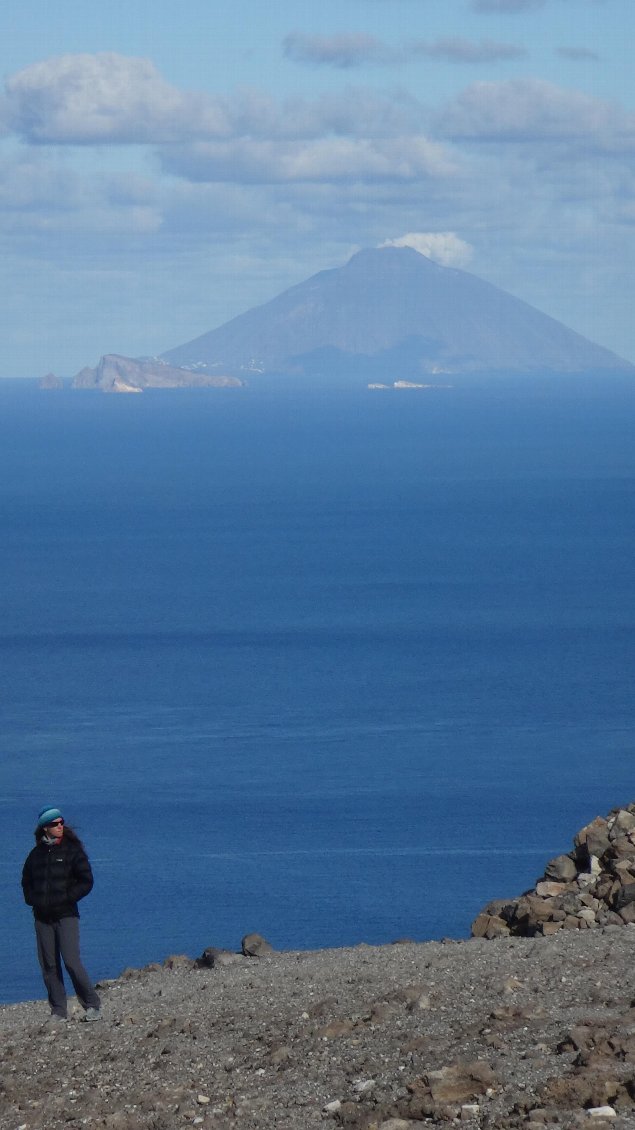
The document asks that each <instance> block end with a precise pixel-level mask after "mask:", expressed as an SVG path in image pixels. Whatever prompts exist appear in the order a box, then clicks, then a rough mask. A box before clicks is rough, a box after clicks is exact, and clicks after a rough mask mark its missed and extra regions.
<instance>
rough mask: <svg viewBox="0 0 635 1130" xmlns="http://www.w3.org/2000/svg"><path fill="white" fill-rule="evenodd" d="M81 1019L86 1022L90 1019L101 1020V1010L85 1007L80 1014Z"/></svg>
mask: <svg viewBox="0 0 635 1130" xmlns="http://www.w3.org/2000/svg"><path fill="white" fill-rule="evenodd" d="M82 1020H83V1021H84V1022H88V1021H90V1020H101V1012H100V1011H99V1009H98V1008H87V1009H86V1012H85V1013H84V1015H83V1016H82Z"/></svg>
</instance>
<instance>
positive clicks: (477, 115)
mask: <svg viewBox="0 0 635 1130" xmlns="http://www.w3.org/2000/svg"><path fill="white" fill-rule="evenodd" d="M439 125H440V128H441V131H442V132H443V133H446V134H447V135H449V136H451V137H454V138H465V139H481V140H489V141H532V142H534V141H545V140H557V141H562V140H569V139H575V138H584V139H587V140H591V139H596V141H597V143H598V144H599V145H604V144H605V142H606V140H607V139H609V138H610V137H611V136H614V135H616V134H618V133H619V134H621V135H622V136H624V137H628V138H629V139H630V140H631V141H632V139H633V137H634V136H635V115H632V114H625V113H624V112H623V111H620V110H618V108H617V107H615V106H613V105H612V104H611V103H609V102H605V101H603V100H601V99H599V98H593V97H592V96H591V95H588V94H584V93H582V92H581V91H579V90H566V89H564V88H563V87H560V86H557V85H555V84H554V83H551V82H546V81H545V80H544V79H513V80H510V81H508V82H475V83H472V85H471V86H468V87H467V89H466V90H464V91H463V92H462V93H461V94H460V95H459V96H458V98H456V99H455V100H454V102H452V103H450V104H449V106H447V107H446V109H445V110H444V111H443V112H442V113H441V114H440V116H439Z"/></svg>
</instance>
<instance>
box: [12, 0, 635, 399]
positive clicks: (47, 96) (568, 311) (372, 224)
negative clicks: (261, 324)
mask: <svg viewBox="0 0 635 1130" xmlns="http://www.w3.org/2000/svg"><path fill="white" fill-rule="evenodd" d="M3 12H4V16H3V18H4V24H5V27H4V34H3V35H2V36H0V59H1V68H2V75H1V83H2V85H1V86H0V241H1V248H2V254H1V258H0V263H1V268H0V269H1V276H0V277H1V282H0V285H1V298H2V301H1V303H0V310H1V325H0V338H1V341H2V350H1V351H0V358H1V362H0V377H39V376H42V375H44V374H45V373H47V372H50V371H51V372H54V373H56V374H57V375H59V376H72V375H74V374H75V373H76V372H77V371H78V370H79V369H81V368H82V367H83V366H85V365H95V364H96V363H97V361H98V360H99V357H100V356H101V355H102V354H104V353H121V354H124V355H126V356H132V357H135V356H148V355H155V354H158V353H161V352H163V351H164V350H167V349H170V348H173V347H175V346H178V345H181V344H183V343H184V342H187V341H189V340H191V339H192V338H194V337H196V336H198V335H199V334H202V333H205V332H206V331H208V330H211V329H213V328H215V327H216V326H218V325H221V324H222V323H223V322H225V321H227V320H228V319H229V318H231V317H234V316H235V315H237V314H240V313H242V312H243V311H244V310H247V309H249V308H250V307H251V306H254V305H256V304H259V303H262V302H266V301H267V300H268V299H270V298H273V297H275V295H277V294H278V293H280V291H282V290H284V289H286V287H288V286H292V285H294V284H295V283H298V282H302V281H303V280H304V279H306V278H308V277H309V276H310V275H312V274H315V273H316V272H317V271H320V270H324V269H327V268H331V267H339V266H341V265H342V264H343V263H345V262H346V261H347V260H348V259H349V258H350V256H351V255H352V254H353V253H354V252H355V251H357V250H358V249H359V248H362V247H376V246H381V245H383V244H390V243H397V244H402V243H405V244H409V245H411V246H414V247H416V248H417V249H418V250H420V251H422V252H423V253H424V254H428V255H430V256H431V257H432V258H434V259H435V260H436V261H437V262H440V263H442V264H444V265H448V266H454V267H460V268H463V269H466V270H469V271H471V272H473V273H474V274H476V275H479V276H480V277H481V278H484V279H487V280H488V281H489V282H492V283H494V284H496V285H497V286H500V287H503V288H504V289H505V290H507V291H510V292H511V293H512V294H515V295H517V296H518V297H520V298H522V299H524V300H525V301H527V302H530V303H531V304H532V305H534V306H537V307H538V308H539V309H541V310H543V311H545V312H546V313H548V314H550V315H551V316H552V317H554V318H557V319H559V320H561V321H562V322H564V323H565V324H566V325H568V326H570V327H571V328H572V329H575V330H577V331H578V332H580V333H582V334H584V335H585V336H587V337H589V338H591V339H592V340H594V341H597V342H598V343H600V344H601V345H604V346H607V347H608V348H610V349H613V350H614V351H616V352H617V353H619V354H621V355H622V356H624V357H627V358H628V359H630V360H631V361H634V362H635V318H633V316H632V313H631V310H632V305H633V300H632V294H633V292H634V290H635V254H634V250H635V168H634V158H635V78H634V77H633V76H634V70H633V66H632V43H633V42H634V41H635V3H634V2H633V0H320V3H315V0H312V2H311V3H304V4H301V3H297V2H293V3H292V2H291V0H276V2H275V4H266V3H263V0H231V2H230V0H178V2H177V0H153V2H152V3H150V2H149V0H109V2H108V4H104V3H103V0H99V2H97V0H64V4H63V5H62V4H51V3H50V0H20V3H18V2H17V0H7V3H6V5H5V6H4V9H3Z"/></svg>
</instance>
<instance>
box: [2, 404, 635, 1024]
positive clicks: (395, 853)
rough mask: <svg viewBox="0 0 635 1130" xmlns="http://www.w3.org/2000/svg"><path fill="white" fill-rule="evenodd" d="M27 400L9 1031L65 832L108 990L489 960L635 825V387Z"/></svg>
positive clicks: (19, 425)
mask: <svg viewBox="0 0 635 1130" xmlns="http://www.w3.org/2000/svg"><path fill="white" fill-rule="evenodd" d="M558 388H559V389H560V391H558V392H553V391H550V389H549V382H544V383H543V384H542V385H539V384H535V383H534V384H532V385H526V386H520V389H519V387H518V386H517V387H514V386H512V385H505V384H502V383H499V384H493V385H490V386H485V387H483V388H480V389H475V390H472V391H467V390H465V389H463V390H461V389H453V390H450V389H438V390H429V391H426V392H418V391H407V390H404V391H400V392H380V391H376V392H370V391H368V390H359V391H354V390H348V391H346V392H341V393H339V394H337V393H331V394H328V395H327V394H326V393H324V394H322V395H320V394H319V393H317V392H315V391H314V392H312V393H302V394H301V393H294V392H293V391H292V390H289V389H284V388H280V389H278V390H275V389H269V390H258V389H246V390H227V391H201V392H195V391H187V392H165V393H160V392H155V393H145V394H144V395H142V396H111V397H108V396H103V395H100V394H91V393H79V392H75V393H72V392H70V391H68V392H66V391H65V392H47V393H45V392H38V391H35V390H33V389H30V388H29V389H27V388H25V387H24V386H21V385H19V383H13V382H4V386H3V387H0V538H1V541H0V602H1V615H0V665H1V667H0V671H1V674H0V679H1V682H0V708H1V712H2V725H1V727H0V817H1V819H2V822H3V837H2V838H3V843H4V848H3V851H2V856H1V862H0V893H1V899H2V930H1V932H0V1000H2V1001H5V1002H6V1001H14V1000H18V999H23V998H26V997H34V996H36V997H40V996H42V992H43V990H42V987H41V982H40V977H39V970H38V968H37V964H36V959H35V953H34V943H33V937H32V924H31V919H30V912H29V911H28V909H27V908H26V907H25V906H24V905H23V903H22V900H21V891H20V888H19V878H20V870H21V866H22V862H23V859H24V857H25V856H26V854H27V852H28V851H29V850H30V847H31V846H32V842H33V839H32V832H33V825H34V821H35V815H36V813H37V810H38V809H39V808H40V807H41V806H42V805H43V804H45V803H54V804H56V805H59V806H61V807H62V808H63V810H64V813H65V814H66V816H67V818H68V819H69V821H71V822H72V823H74V824H75V825H76V826H77V828H78V829H79V831H80V833H81V835H82V836H83V838H84V840H85V843H86V846H87V848H88V850H89V854H90V856H91V860H92V862H93V866H94V871H95V876H96V884H95V889H94V891H93V893H92V894H91V895H90V897H89V898H88V899H87V900H86V902H85V903H84V904H83V907H82V942H83V951H84V957H85V962H86V964H87V966H88V967H89V969H90V971H91V972H92V974H93V975H94V977H96V978H98V977H105V976H113V975H116V974H117V973H118V972H120V971H121V970H122V969H123V968H124V967H125V966H128V965H142V964H144V963H146V962H149V961H152V960H161V959H163V958H164V957H165V956H167V955H168V954H170V953H174V952H186V953H189V954H190V955H193V956H194V955H197V954H198V953H200V952H201V951H202V950H203V949H204V948H205V947H206V946H208V945H219V946H227V947H230V948H236V947H237V946H238V945H239V943H240V939H241V937H242V935H243V934H245V933H247V932H248V931H252V930H258V931H259V932H261V933H263V934H265V935H266V936H267V937H268V938H269V940H270V941H271V942H272V944H273V945H274V946H275V947H276V948H314V947H321V946H337V945H350V944H354V943H357V942H360V941H366V942H372V943H375V942H389V941H391V940H394V939H397V938H400V937H410V938H416V939H430V938H439V937H442V936H454V937H465V936H467V934H468V933H469V927H470V922H471V920H472V919H473V917H474V916H475V915H476V913H477V912H478V910H479V909H480V908H481V906H482V905H483V904H484V903H485V902H486V901H487V900H488V899H490V898H494V897H502V896H513V895H516V894H519V893H520V892H521V891H522V890H524V889H525V888H527V887H528V886H530V885H531V884H533V882H534V880H535V879H536V877H537V876H538V875H540V874H541V873H542V870H543V867H544V864H545V862H546V861H547V860H548V859H549V858H550V857H551V856H552V855H554V854H556V853H558V852H560V851H562V850H568V849H569V848H570V846H571V838H572V836H573V834H574V833H575V831H577V829H578V828H579V827H580V826H581V825H582V824H583V823H584V822H586V821H587V820H589V819H591V818H592V817H593V816H595V815H596V814H598V813H604V812H606V811H608V809H609V808H611V807H612V806H613V805H616V804H619V803H626V802H629V801H631V800H633V799H634V798H635V777H634V772H633V770H634V760H635V759H634V750H635V694H634V693H633V683H634V675H635V631H634V628H635V443H634V442H633V437H634V434H635V385H634V386H633V387H631V388H629V387H628V386H622V387H619V386H615V385H613V384H609V385H606V386H605V388H604V391H602V392H599V391H598V388H597V387H592V386H588V387H584V388H583V387H581V386H580V387H579V386H577V385H576V384H575V383H574V382H564V384H562V385H559V386H558Z"/></svg>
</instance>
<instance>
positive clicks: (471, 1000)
mask: <svg viewBox="0 0 635 1130" xmlns="http://www.w3.org/2000/svg"><path fill="white" fill-rule="evenodd" d="M634 956H635V926H625V927H608V928H606V929H603V930H602V929H595V930H577V931H567V932H562V933H559V934H557V935H555V936H554V937H545V938H534V939H527V938H498V939H495V940H493V941H485V940H482V939H471V940H469V941H465V942H438V943H437V942H430V943H425V944H414V943H407V942H406V943H399V944H395V945H392V946H383V947H368V946H359V947H356V948H354V949H342V950H322V951H316V952H302V953H283V954H274V955H272V956H268V957H264V958H240V959H239V958H236V959H235V960H234V961H233V962H232V963H231V964H229V965H227V966H226V967H218V966H216V967H214V968H200V967H197V966H196V965H195V963H193V962H192V961H191V960H189V959H186V958H172V959H168V962H166V963H165V965H164V966H150V967H148V968H147V969H145V970H141V971H135V970H128V971H126V972H125V973H124V974H122V975H121V977H120V978H118V979H117V980H115V981H112V982H109V983H107V984H106V985H105V986H103V1019H102V1021H100V1022H99V1023H97V1024H83V1023H80V1022H79V1019H78V1017H77V1016H76V1017H74V1018H72V1019H70V1020H69V1021H68V1023H67V1024H61V1025H60V1024H58V1025H56V1026H54V1027H53V1026H51V1024H50V1022H48V1021H47V1015H48V1008H47V1006H46V1004H45V1003H44V1002H42V1001H36V1002H27V1003H24V1004H19V1005H10V1006H5V1007H4V1008H0V1040H1V1047H2V1053H1V1054H2V1058H1V1069H0V1127H1V1128H2V1130H4V1128H7V1130H18V1128H22V1130H44V1127H46V1128H47V1130H57V1128H58V1127H65V1128H66V1130H75V1128H79V1127H89V1128H92V1127H112V1128H116V1130H128V1128H130V1130H132V1128H135V1130H136V1128H145V1127H151V1128H153V1130H176V1128H179V1127H186V1126H189V1125H199V1126H203V1127H204V1128H205V1130H208V1128H213V1130H229V1128H237V1127H240V1128H241V1130H265V1128H267V1130H269V1128H272V1130H274V1128H276V1130H303V1128H307V1130H308V1128H311V1127H318V1126H322V1127H325V1128H327V1130H330V1128H333V1130H338V1127H352V1128H360V1130H370V1128H371V1127H377V1128H379V1127H384V1128H385V1130H405V1128H406V1127H408V1126H417V1125H419V1126H421V1125H422V1124H423V1123H424V1122H425V1123H427V1124H428V1125H435V1124H440V1123H447V1122H452V1121H453V1120H455V1119H459V1120H460V1121H461V1123H462V1124H463V1125H464V1126H465V1127H467V1128H470V1127H476V1126H479V1127H480V1126H484V1127H517V1126H526V1127H529V1128H530V1130H537V1128H538V1127H539V1126H551V1125H561V1126H577V1125H585V1126H589V1125H594V1124H598V1125H606V1124H607V1123H606V1122H604V1119H603V1117H602V1116H598V1115H597V1114H589V1110H590V1109H593V1108H599V1107H605V1106H606V1107H609V1108H611V1110H612V1111H613V1114H611V1115H609V1116H608V1117H609V1118H610V1125H613V1126H617V1127H619V1128H625V1127H633V1128H634V1130H635V1097H634V1096H635V1006H633V1005H634V998H635V986H634V981H635V963H634V960H633V959H634ZM632 1006H633V1007H632ZM605 1113H606V1114H608V1112H605ZM598 1119H599V1121H598Z"/></svg>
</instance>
